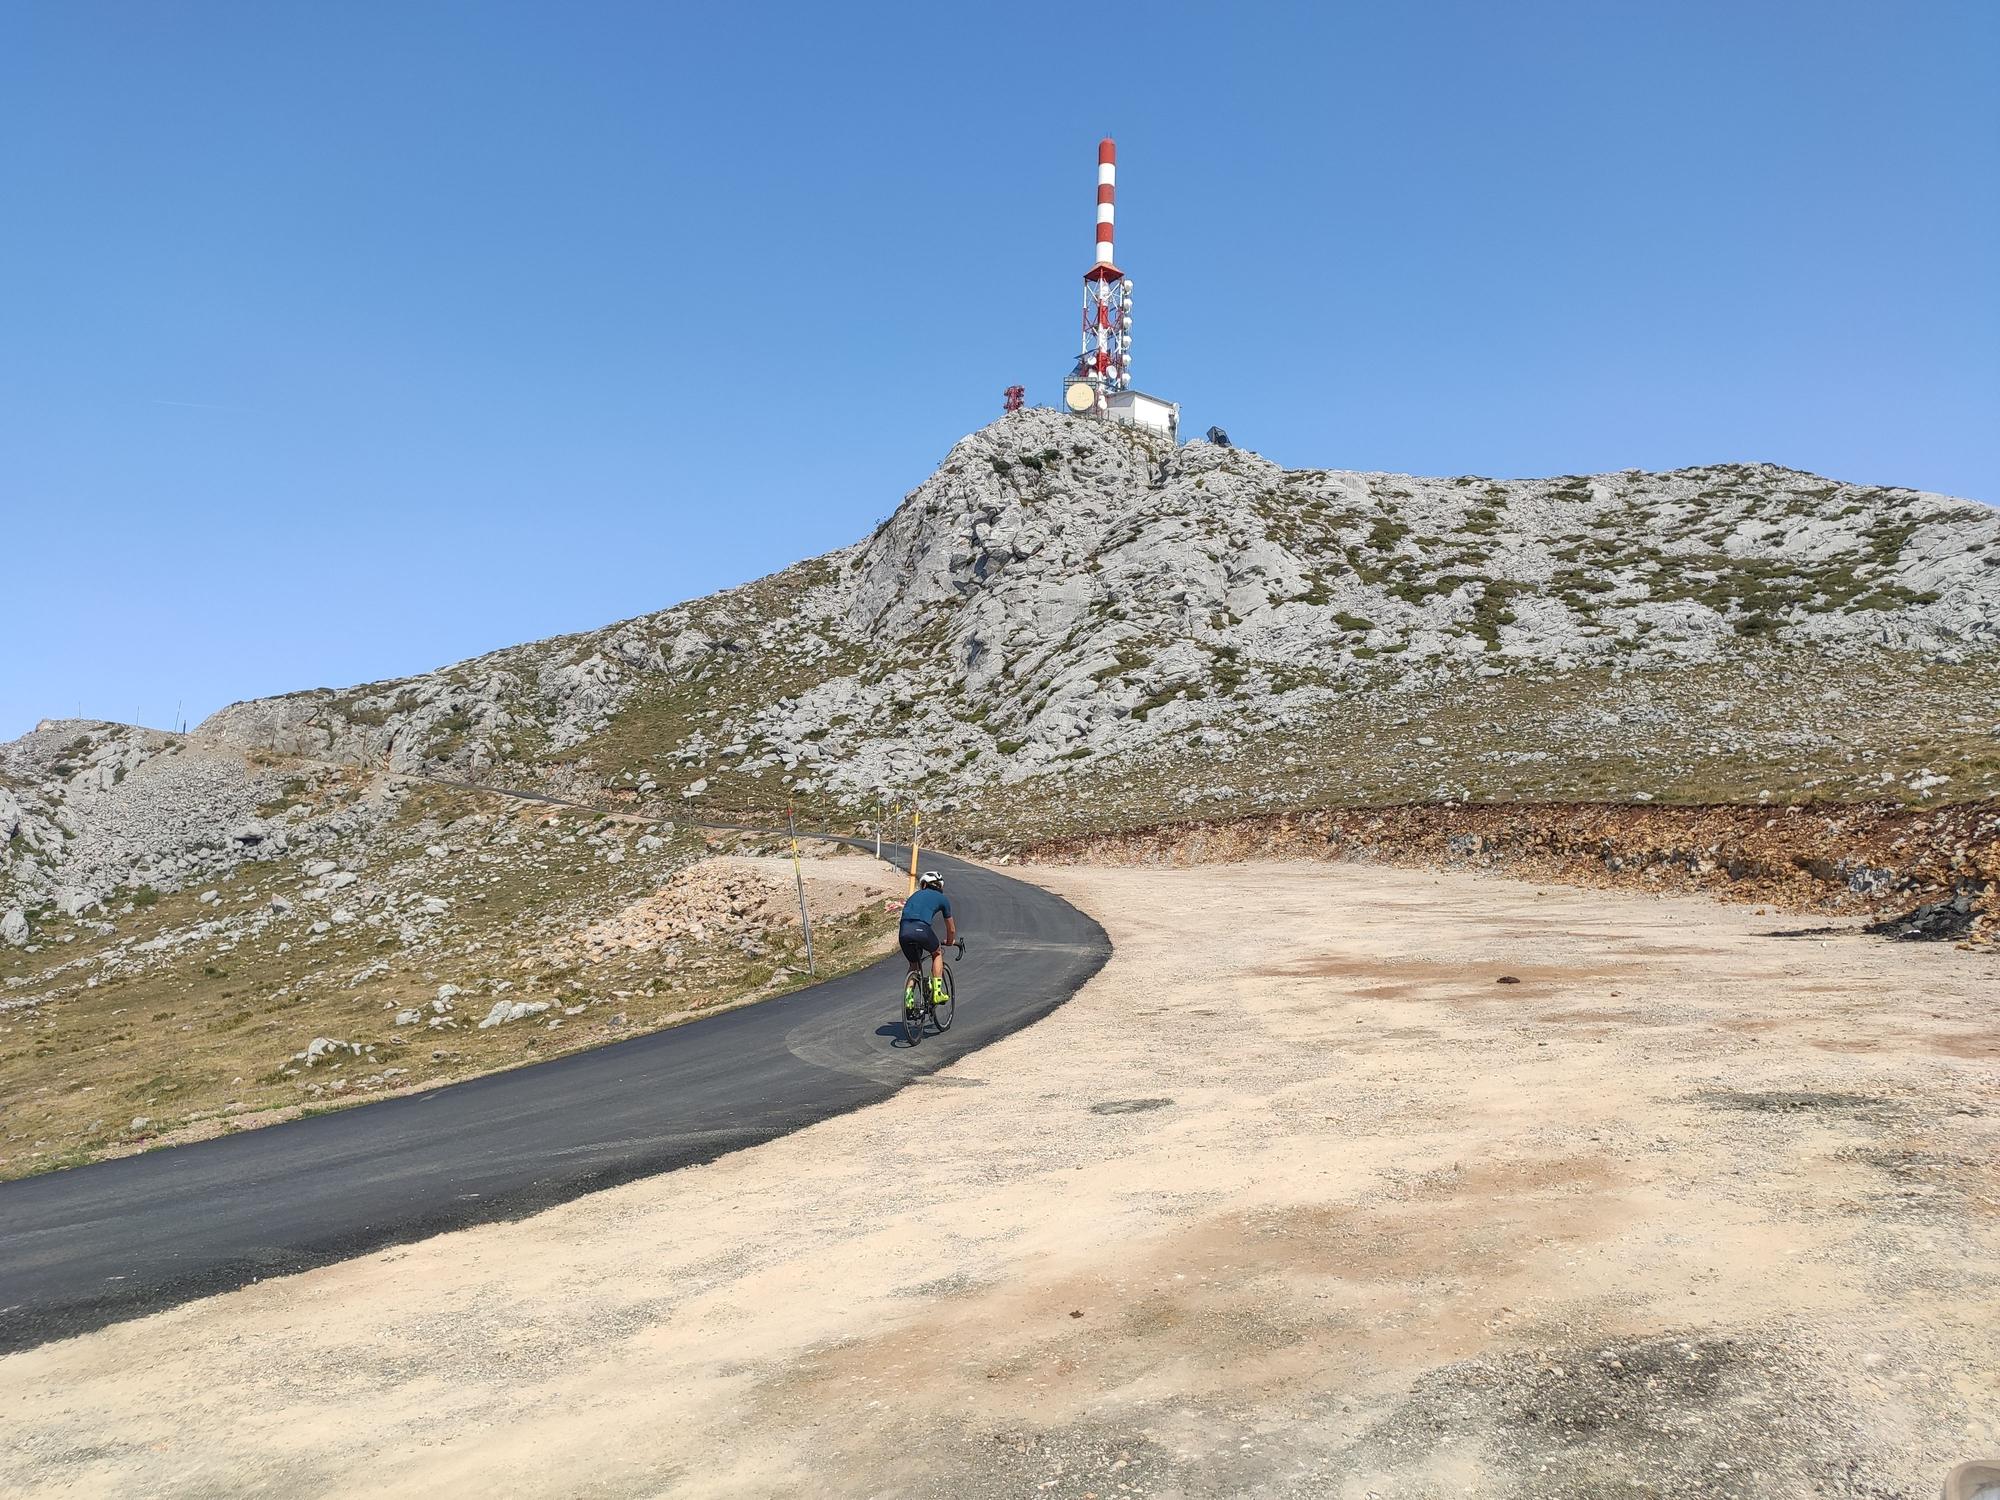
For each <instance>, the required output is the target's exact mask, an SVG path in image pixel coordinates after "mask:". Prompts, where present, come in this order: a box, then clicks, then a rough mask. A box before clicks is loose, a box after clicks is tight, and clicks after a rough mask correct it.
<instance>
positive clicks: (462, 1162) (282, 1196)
mask: <svg viewBox="0 0 2000 1500" xmlns="http://www.w3.org/2000/svg"><path fill="white" fill-rule="evenodd" d="M888 852H889V851H888V850H887V849H886V848H885V850H884V853H885V854H886V853H888ZM903 857H905V858H907V851H904V852H903ZM927 862H929V863H932V864H934V865H935V866H936V867H937V868H939V869H941V870H942V871H944V873H945V875H946V877H947V880H948V882H949V889H950V891H951V898H952V905H953V907H954V909H955V912H956V914H957V916H958V918H959V931H960V934H961V936H963V937H964V938H965V939H966V955H965V960H964V962H963V963H957V962H954V964H953V968H954V970H956V972H957V973H958V975H959V980H960V983H959V995H960V1002H959V1007H958V1019H957V1022H956V1024H955V1025H953V1027H952V1029H951V1030H950V1031H949V1032H948V1033H946V1034H945V1035H943V1036H938V1035H934V1034H933V1035H927V1036H926V1037H925V1038H924V1040H923V1042H922V1043H921V1044H920V1045H919V1046H916V1047H914V1048H913V1047H910V1046H908V1045H906V1044H905V1043H904V1042H903V1041H902V1040H901V1027H900V1025H897V1024H895V1023H896V1019H897V1018H896V1008H897V1000H896V996H897V992H898V990H899V975H898V973H897V970H898V969H899V968H900V966H901V963H902V960H901V959H900V958H889V959H885V960H884V961H883V962H882V963H879V964H876V965H874V966H872V967H870V968H867V969H864V970H862V971H860V972H859V973H856V974H851V975H848V976H847V977H846V978H843V979H834V980H829V981H828V982H826V983H824V984H819V985H814V986H812V987H811V988H809V989H804V990H799V991H797V992H795V993H793V994H790V995H786V996H783V997H781V998H779V999H775V1000H767V1001H763V1002H761V1003H759V1004H756V1005H749V1006H744V1007H742V1008H740V1009H737V1010H732V1011H726V1012H724V1013H722V1014H720V1015H715V1016H709V1017H706V1018H704V1019H702V1020H699V1021H690V1022H688V1023H686V1024H684V1025H680V1026H675V1027H670V1028H669V1029H667V1030H665V1031H658V1032H654V1033H652V1034H651V1035H648V1036H639V1037H634V1038H632V1039H631V1040H629V1041H623V1042H615V1043H612V1044H611V1045H608V1046H604V1047H598V1048H595V1049H593V1050H591V1051H587V1052H577V1053H572V1054H571V1055H569V1056H567V1057H559V1058H552V1059H550V1060H549V1061H548V1062H544V1063H536V1064H533V1065H531V1066H528V1067H522V1068H515V1069H512V1070H510V1071H508V1072H504V1073H493V1074H489V1075H488V1076H486V1077H484V1078H475V1079H472V1080H470V1081H468V1082H465V1083H458V1084H452V1085H449V1086H447V1087H443V1088H437V1089H431V1090H429V1091H427V1092H425V1093H422V1094H413V1095H409V1096H407V1097H404V1098H399V1099H385V1100H382V1101H380V1102H378V1103H374V1104H367V1105H361V1106H358V1107H355V1108H351V1109H345V1110H341V1111H338V1112H336V1113H333V1114H327V1115H318V1116H314V1117H312V1118H310V1119H303V1120H294V1121H292V1122H290V1123H288V1124H284V1125H273V1126H270V1127H267V1128H266V1129H262V1130H251V1131H245V1132H244V1133H243V1134H241V1135H232V1136H224V1137H221V1138H219V1139H217V1140H212V1141H204V1142H202V1143H200V1144H198V1145H192V1146H176V1147H172V1148H169V1149H166V1150H160V1151H154V1152H150V1153H147V1154H145V1155H140V1156H128V1157H124V1158H121V1159H119V1160H117V1161H107V1162H99V1163H97V1164H95V1165H92V1166H87V1167H76V1168H72V1169H71V1170H68V1171H62V1172H50V1173H47V1174H46V1175H44V1176H40V1177H30V1178H26V1179H24V1180H22V1181H19V1182H10V1183H5V1184H0V1353H5V1352H8V1351H11V1350H16V1349H22V1348H27V1347H29V1346H31V1345H34V1344H38V1343H41V1342H43V1341H45V1340H47V1339H52V1338H61V1337H65V1336H67V1335H70V1334H74V1333H81V1332H85V1331H87V1330H89V1329H92V1328H98V1327H102V1326H103V1325H104V1324H106V1323H110V1322H114V1321H116V1320H117V1319H120V1318H126V1317H132V1316H135V1315H138V1314H141V1313H146V1312H152V1311H155V1310H157V1309H159V1308H162V1307H167V1306H171V1305H173V1304H174V1303H177V1302H182V1301H185V1300H187V1299H188V1298H191V1297H199V1296H205V1295H207V1294H209V1293H211V1292H219V1291H226V1290H228V1289H230V1288H232V1287H238V1286H242V1285H244V1284H246V1283H248V1282H252V1281H256V1280H259V1279H261V1278H263V1277H266V1276H278V1275H284V1274H286V1273H288V1272H292V1271H298V1270H303V1269H305V1268H306V1267H308V1266H314V1265H320V1264H323V1263H324V1262H327V1261H332V1260H339V1259H342V1258H344V1257H346V1256H350V1255H357V1254H361V1253H363V1252H365V1251H368V1250H372V1249H376V1248H378V1247H380V1246H382V1245H387V1244H393V1243H396V1242H398V1241H405V1240H412V1239H417V1238H421V1237H422V1236H425V1235H431V1234H436V1233H438V1232H439V1231H441V1230H446V1229H456V1228H460V1227H462V1226H464V1225H467V1224H475V1223H480V1222H482V1221H486V1220H492V1219H502V1218H512V1217H515V1216H518V1215H520V1214H524V1213H529V1212H532V1211H533V1210H535V1209H538V1208H544V1207H547V1206H548V1205H550V1204H553V1203H559V1202H562V1201H563V1200H565V1199H568V1198H573V1197H575V1196H577V1195H578V1194H579V1193H585V1192H589V1191H591V1190H592V1189H595V1188H601V1187H608V1186H611V1185H612V1184H614V1183H619V1182H625V1181H628V1180H629V1179H631V1178H635V1177H643V1176H647V1175H649V1174H651V1173H655V1172H664V1171H668V1170H670V1169H672V1168H674V1167H682V1166H687V1165H688V1164H690V1163H692V1162H702V1161H708V1160H711V1159H713V1158H714V1157H717V1156H720V1155H722V1154H723V1153H724V1152H726V1151H733V1150H736V1149H737V1148H738V1147H741V1146H753V1145H756V1144H757V1143H758V1142H760V1141H767V1140H770V1139H771V1138H773V1137H774V1136H779V1135H783V1134H785V1133H786V1132H788V1131H792V1130H796V1129H798V1128H799V1127H800V1126H801V1125H808V1124H811V1123H812V1122H813V1121H816V1120H823V1119H826V1118H827V1117H829V1116H831V1115H836V1114H840V1113H842V1112H844V1111H846V1110H850V1109H854V1108H857V1107H859V1106H861V1105H864V1104H871V1103H873V1102H875V1101H876V1100H878V1099H883V1098H886V1097H887V1096H888V1095H890V1094H892V1093H894V1092H895V1091H896V1090H897V1089H898V1088H900V1087H901V1086H902V1085H903V1084H905V1083H907V1082H908V1081H909V1080H910V1079H911V1078H914V1077H917V1076H919V1075H922V1074H925V1073H929V1072H933V1071H935V1070H936V1069H938V1068H940V1067H942V1066H944V1065H945V1064H946V1063H949V1062H951V1061H953V1060H954V1059H956V1058H959V1057H963V1056H964V1055H965V1054H966V1053H968V1052H971V1051H973V1050H974V1049H975V1048H978V1047H980V1046H983V1045H984V1044H986V1043H987V1042H990V1041H993V1040H994V1039H996V1038H998V1037H1001V1036H1004V1035H1006V1034H1007V1033H1008V1032H1010V1031H1014V1030H1016V1029H1018V1028H1019V1027H1021V1026H1024V1025H1026V1024H1027V1023H1028V1022H1030V1021H1033V1020H1036V1019H1037V1018H1039V1017H1041V1016H1043V1015H1045V1014H1047V1013H1048V1012H1049V1011H1050V1010H1052V1009H1054V1008H1055V1007H1056V1006H1057V1005H1059V1004H1061V1003H1062V1001H1064V1000H1065V999H1067V998H1068V997H1069V996H1070V995H1071V994H1073V993H1075V991H1076V990H1077V988H1078V987H1079V986H1081V985H1082V984H1083V982H1084V981H1085V980H1086V979H1088V978H1089V977H1090V976H1091V975H1092V974H1094V973H1096V972H1097V970H1098V969H1099V968H1101V967H1102V966H1103V964H1104V961H1105V959H1107V958H1108V957H1109V956H1110V953H1111V945H1110V943H1109V941H1108V940H1107V939H1106V937H1105V935H1104V930H1103V929H1102V928H1101V927H1099V926H1098V925H1097V924H1096V923H1095V922H1093V921H1092V920H1091V919H1090V918H1089V917H1086V916H1085V915H1084V914H1083V913H1081V912H1079V911H1077V910H1076V909H1075V908H1074V907H1072V906H1070V905H1069V904H1068V903H1067V902H1064V901H1061V900H1059V899H1058V898H1056V897H1055V896H1052V895H1050V894H1049V893H1048V892H1046V891H1043V890H1039V889H1037V888H1036V887H1034V886H1031V885H1028V884H1025V883H1024V882H1022V881H1019V880H1013V879H1010V878H1008V877H1007V876H1005V875H1001V874H998V873H995V872H993V871H990V870H983V869H980V868H979V867H977V866H975V865H969V864H966V863H964V862H963V861H959V860H954V859H949V858H947V857H945V856H943V855H935V854H934V855H930V856H927Z"/></svg>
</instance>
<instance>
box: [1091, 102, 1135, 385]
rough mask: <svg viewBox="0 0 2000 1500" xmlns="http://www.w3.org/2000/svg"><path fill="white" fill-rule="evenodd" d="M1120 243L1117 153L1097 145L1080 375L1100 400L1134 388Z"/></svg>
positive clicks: (1128, 296) (1111, 145)
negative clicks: (1093, 236) (1093, 249)
mask: <svg viewBox="0 0 2000 1500" xmlns="http://www.w3.org/2000/svg"><path fill="white" fill-rule="evenodd" d="M1117 237H1118V147H1117V144H1116V143H1115V142H1113V141H1111V140H1110V139H1108V138H1107V139H1105V140H1102V141H1099V142H1098V143H1097V255H1096V259H1095V260H1093V261H1092V262H1091V267H1090V269H1089V270H1088V271H1085V272H1084V273H1083V354H1082V358H1081V360H1080V362H1079V369H1080V373H1083V374H1086V375H1088V376H1089V377H1090V379H1091V380H1092V381H1093V382H1094V383H1095V385H1096V386H1097V389H1098V392H1099V397H1100V400H1099V405H1100V408H1101V406H1102V397H1103V396H1104V395H1107V394H1109V393H1110V392H1112V391H1117V390H1123V389H1124V388H1125V387H1127V386H1129V385H1130V384H1131V383H1132V378H1131V362H1132V356H1131V351H1132V283H1131V281H1130V280H1128V279H1127V278H1126V276H1125V273H1124V272H1122V271H1120V270H1119V269H1118V266H1117V264H1116V262H1115V261H1114V260H1113V259H1112V256H1113V252H1114V247H1115V245H1116V243H1117Z"/></svg>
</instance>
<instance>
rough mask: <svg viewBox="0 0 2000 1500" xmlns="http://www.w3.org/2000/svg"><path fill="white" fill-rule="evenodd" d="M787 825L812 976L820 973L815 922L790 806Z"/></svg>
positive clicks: (807, 961)
mask: <svg viewBox="0 0 2000 1500" xmlns="http://www.w3.org/2000/svg"><path fill="white" fill-rule="evenodd" d="M785 827H786V829H787V830H789V831H790V833H791V836H792V880H793V882H794V883H795V884H796V885H797V886H798V888H799V926H800V927H802V928H804V929H805V934H806V974H807V976H808V977H810V976H812V975H814V974H816V973H818V970H817V969H816V968H815V967H814V966H813V924H812V918H811V917H810V916H809V915H807V913H806V877H805V872H804V871H803V870H801V869H800V868H799V824H798V819H796V818H795V817H793V816H792V810H791V808H789V807H787V808H786V809H785Z"/></svg>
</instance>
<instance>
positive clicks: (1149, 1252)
mask: <svg viewBox="0 0 2000 1500" xmlns="http://www.w3.org/2000/svg"><path fill="white" fill-rule="evenodd" d="M1028 873H1029V874H1030V877H1031V878H1034V879H1036V880H1039V881H1043V882H1045V883H1046V884H1048V885H1050V886H1051V887H1053V888H1055V889H1057V890H1059V891H1061V892H1062V893H1063V894H1065V895H1067V896H1068V897H1069V898H1070V899H1072V900H1074V901H1076V902H1077V903H1078V904H1079V905H1082V906H1084V907H1085V908H1087V909H1088V910H1090V911H1091V912H1093V913H1094V914H1095V915H1097V916H1098V917H1099V918H1100V919H1101V920H1102V921H1103V922H1104V923H1105V924H1106V926H1107V928H1108V929H1109V930H1110V932H1111V935H1112V938H1113V940H1114V942H1115V943H1116V945H1117V953H1116V956H1115V957H1114V958H1113V960H1112V961H1111V963H1110V964H1109V965H1108V966H1107V967H1106V968H1105V970H1104V971H1103V972H1102V974H1101V975H1100V976H1099V977H1098V978H1097V979H1096V980H1095V981H1093V982H1092V983H1091V984H1090V985H1089V986H1088V987H1087V988H1086V989H1085V990H1084V991H1083V992H1082V993H1081V994H1080V995H1079V996H1077V997H1076V998H1075V999H1074V1000H1072V1001H1071V1002H1070V1003H1069V1004H1067V1005H1065V1006H1064V1007H1062V1008H1061V1009H1060V1010H1058V1011H1057V1012H1056V1013H1055V1014H1054V1015H1053V1016H1051V1017H1049V1018H1048V1019H1046V1020H1045V1021H1043V1022H1041V1023H1039V1024H1037V1025H1036V1026H1034V1027H1032V1028H1030V1029H1029V1030H1027V1031H1025V1032H1022V1033H1020V1034H1018V1035H1016V1036H1014V1037H1012V1038H1009V1039H1008V1040H1006V1041H1004V1042H1001V1043H999V1044H996V1045H994V1046H992V1047H990V1048H988V1049H986V1050H985V1051H982V1052H980V1053H978V1054H976V1055H975V1056H974V1057H972V1058H970V1059H969V1060H967V1061H966V1062H964V1063H961V1064H959V1065H957V1066H955V1067H953V1068H950V1069H948V1070H946V1071H944V1072H942V1073H939V1074H937V1075H934V1076H933V1077H930V1078H928V1079H925V1080H923V1081H922V1082H920V1083H917V1084H915V1085H913V1086H911V1087H909V1088H907V1089H905V1090H904V1091H903V1092H902V1093H901V1094H899V1095H898V1096H897V1097H895V1098H894V1099H892V1100H890V1101H888V1102H887V1103H885V1104H882V1105H879V1106H876V1107H873V1108H870V1109H867V1110H863V1111H860V1112H858V1113H855V1114H852V1115H848V1116H845V1117H843V1118H840V1119H837V1120H833V1121H829V1122H827V1123H825V1124H822V1125H818V1126H815V1127H812V1128H810V1129H807V1130H804V1131H801V1132H799V1133H798V1134H796V1135H794V1136H791V1137H788V1138H787V1139H785V1140H782V1141H778V1142H774V1143H772V1144H770V1145H767V1146H763V1147H760V1148H757V1149H755V1150H752V1151H746V1152H742V1153H739V1154H736V1155H734V1156H730V1157H726V1158H723V1159H722V1160H719V1161H717V1162H715V1163H713V1164H712V1165H709V1166H705V1167H701V1168H695V1169H690V1170H687V1171H683V1172H679V1173H675V1174H672V1175H670V1176H666V1177H662V1178H657V1179H653V1180H650V1181H646V1182H640V1183H635V1184H631V1185H629V1186H626V1187H622V1188H618V1189H615V1190H612V1191H608V1192H604V1193H600V1194H596V1195H594V1196H591V1197H588V1198H585V1199H581V1200H579V1201H577V1202H575V1203H572V1204H569V1205H567V1206H565V1207H563V1208H559V1209H555V1210H552V1211H549V1212H547V1213H543V1214H540V1215H537V1216H535V1217H533V1218H531V1219H527V1220H524V1221H521V1222H519V1223H514V1224H504V1225H494V1226H489V1227H485V1228H480V1229H475V1230H469V1231H466V1232H463V1233H458V1234H452V1235H447V1236H442V1237H440V1238H438V1239H436V1240H432V1241H427V1242H425V1243H422V1244H416V1245H410V1246H406V1247H402V1248H399V1249H395V1250H391V1251H387V1252H384V1253H381V1254H377V1255H372V1256H369V1257H365V1258H362V1259H359V1260H356V1261H351V1262H347V1263H345V1264H342V1265H338V1266H332V1267H328V1268H325V1269H323V1270H319V1271H314V1272H311V1273H308V1274H305V1275H301V1276H296V1277H291V1278H287V1279H284V1280H280V1281H274V1282H270V1283H266V1284H262V1285H257V1286H252V1287H250V1288H247V1289H245V1290H243V1291H240V1292H236V1293H232V1294H229V1295H227V1296H222V1297H217V1298H214V1299H211V1300H208V1301H205V1302H201V1303H196V1304H192V1305H189V1306H187V1307H183V1308H180V1309H177V1310H175V1311H173V1312H169V1313H165V1314H161V1315H159V1316H156V1317H152V1318H148V1319H145V1320H143V1321H139V1322H135V1323H130V1324H126V1325H123V1326H120V1327H116V1328H111V1329H107V1330H105V1331H103V1332H100V1333H95V1334H91V1335H88V1336H86V1337H83V1338H79V1339H76V1340H72V1341H69V1342H66V1343H62V1344H57V1345H51V1346H47V1347H44V1348H42V1349H38V1350H34V1351H30V1352H28V1353H25V1354H20V1355H15V1356H12V1357H10V1358H7V1359H5V1360H0V1403H4V1405H0V1410H4V1411H5V1413H6V1418H7V1420H6V1429H5V1435H4V1438H0V1492H4V1493H7V1494H17V1493H18V1494H22V1495H36V1496H39V1495H57V1494H61V1495H65V1496H92V1495H121V1496H123V1495H133V1494H147V1495H165V1496H197V1495H199V1496H211V1495H237V1494H283V1495H287V1496H304V1495H336V1494H369V1495H383V1494H389V1495H419V1494H421V1495H427V1496H435V1495H439V1494H467V1493H477V1494H481V1495H565V1496H568V1495H601V1496H653V1495H674V1496H703V1497H710V1496H753V1495H773V1494H857V1495H859V1494H868V1495H913V1496H932V1495H935V1496H975V1497H976V1496H1043V1495H1046V1496H1063V1497H1071V1500H1075V1497H1096V1500H1112V1497H1117V1496H1126V1495H1135V1494H1143V1495H1153V1496H1236V1495H1314V1496H1337V1497H1343V1500H1365V1497H1369V1496H1381V1497H1391V1496H1393V1497H1399V1500H1401V1497H1429V1496H1460V1495H1477V1496H1481V1497H1489V1500H1490V1497H1495V1496H1520V1497H1529V1496H1533V1497H1586V1496H1588V1497H1601V1496H1614V1497H1628V1496H1629V1497H1640V1496H1648V1497H1662V1496H1743V1497H1751V1496H1755V1497H1765V1496H1775V1495H1806V1494H1813V1495H1843V1496H1869V1497H1886V1496H1909V1497H1929V1496H1931V1495H1934V1494H1935V1493H1936V1490H1937V1487H1938V1485H1939V1483H1940V1481H1941V1480H1942V1478H1943V1475H1944V1473H1945V1472H1946V1470H1948V1469H1949V1468H1950V1467H1951V1466H1952V1465H1953V1464H1954V1463H1957V1462H1960V1461H1962V1460H1964V1459H1968V1458H1973V1457H1980V1456H1990V1455H1994V1454H2000V1349H1996V1337H1995V1330H1996V1329H2000V1168H1996V1164H1995V1163H1996V1150H1995V1148H1996V1145H1997V1144H2000V1027H1996V1019H2000V1018H1996V1010H1997V1009H2000V962H1996V960H1995V959H1994V958H1993V957H1992V956H1990V955H1982V954H1977V953H1968V952H1960V951H1955V950H1952V949H1949V948H1942V947H1938V946H1923V945H1915V944H1892V943H1887V942H1882V941H1879V940H1875V939H1868V938H1864V937H1861V936H1859V935H1857V934H1854V933H1852V932H1847V931H1840V930H1834V931H1826V930H1819V931H1813V930H1802V928H1811V927H1813V926H1815V925H1817V924H1813V923H1807V924H1801V923H1800V922H1799V920H1798V919H1796V918H1787V917H1782V916H1774V915H1764V914H1759V913H1756V912H1754V911H1752V910H1750V909H1746V908H1738V907H1723V906H1717V905H1713V904H1710V903H1707V902H1705V901H1702V900H1699V899H1694V898H1676V899H1655V898H1649V897H1646V896H1641V895H1628V894H1616V893H1605V892H1596V891H1578V890H1571V889H1560V888H1554V887H1548V888H1537V887H1535V886H1533V885H1529V884H1523V883H1519V882H1514V881H1509V880H1504V879H1500V878H1496V877H1490V876H1489V877H1482V876H1476V875H1432V874H1428V873H1421V872H1414V871H1398V870H1388V869H1382V868H1377V867H1367V866H1362V865H1279V864H1250V865H1239V866H1224V867H1209V868H1200V869H1188V870H1158V869H1143V868H1132V869H1089V868H1072V869H1047V870H1036V871H1031V872H1028ZM1781 934H1790V935H1781ZM969 937H970V939H971V940H972V941H973V942H976V941H977V931H976V929H975V930H973V931H972V932H971V933H970V934H969ZM986 982H988V983H990V982H993V981H992V979H991V978H989V979H988V980H987V981H986ZM962 1003H963V1004H966V1005H976V1004H978V1003H979V1002H978V994H977V993H976V991H972V990H968V993H967V994H966V995H965V996H964V997H962ZM579 1107H588V1101H579Z"/></svg>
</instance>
